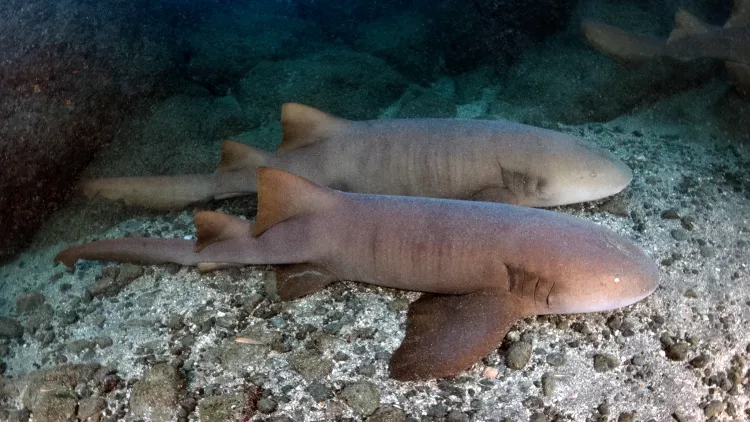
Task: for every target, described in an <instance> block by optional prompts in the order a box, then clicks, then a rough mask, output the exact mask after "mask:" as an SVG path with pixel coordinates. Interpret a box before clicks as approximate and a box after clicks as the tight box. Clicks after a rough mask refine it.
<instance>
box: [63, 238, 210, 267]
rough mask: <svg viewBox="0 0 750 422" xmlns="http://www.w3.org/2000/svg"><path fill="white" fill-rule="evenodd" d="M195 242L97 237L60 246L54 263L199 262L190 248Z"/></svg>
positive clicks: (184, 263) (186, 263)
mask: <svg viewBox="0 0 750 422" xmlns="http://www.w3.org/2000/svg"><path fill="white" fill-rule="evenodd" d="M194 247H195V242H193V241H192V240H185V239H155V238H145V237H126V238H123V239H105V240H97V241H95V242H91V243H85V244H83V245H78V246H74V247H72V248H68V249H64V250H62V251H60V253H58V254H57V256H55V262H61V263H63V264H65V265H66V266H68V267H73V266H74V265H75V263H76V261H78V260H79V259H88V260H101V261H116V262H130V263H133V264H143V265H152V264H165V263H175V264H182V265H196V264H198V263H199V262H201V260H200V258H199V256H198V254H197V253H195V251H194V250H193V249H194Z"/></svg>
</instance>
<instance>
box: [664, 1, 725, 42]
mask: <svg viewBox="0 0 750 422" xmlns="http://www.w3.org/2000/svg"><path fill="white" fill-rule="evenodd" d="M716 29H717V28H714V27H712V26H711V25H709V24H707V23H705V22H703V21H701V20H700V19H698V18H697V17H696V16H695V15H693V14H691V13H689V12H687V11H685V10H683V9H679V10H677V13H675V15H674V29H673V30H672V32H671V33H670V34H669V39H668V40H667V42H669V41H675V40H678V39H680V38H683V37H687V36H690V35H697V34H707V33H710V32H714V31H715V30H716Z"/></svg>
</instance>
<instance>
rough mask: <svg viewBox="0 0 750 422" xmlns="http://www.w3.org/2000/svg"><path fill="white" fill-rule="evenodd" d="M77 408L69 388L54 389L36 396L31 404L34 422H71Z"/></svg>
mask: <svg viewBox="0 0 750 422" xmlns="http://www.w3.org/2000/svg"><path fill="white" fill-rule="evenodd" d="M77 406H78V397H77V396H76V393H75V392H74V391H73V390H71V389H69V388H55V389H53V390H50V391H46V392H43V393H41V394H40V395H37V396H36V397H35V400H34V402H33V403H32V404H31V406H30V408H31V413H32V414H33V415H34V420H35V421H36V422H58V421H69V420H73V419H74V418H75V415H76V408H77Z"/></svg>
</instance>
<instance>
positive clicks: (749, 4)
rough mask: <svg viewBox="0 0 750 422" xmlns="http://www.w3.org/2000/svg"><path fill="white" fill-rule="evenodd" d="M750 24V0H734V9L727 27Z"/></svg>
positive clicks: (726, 24) (725, 25)
mask: <svg viewBox="0 0 750 422" xmlns="http://www.w3.org/2000/svg"><path fill="white" fill-rule="evenodd" d="M748 25H750V0H734V9H732V14H731V15H729V20H727V22H726V23H725V24H724V27H725V28H730V27H738V26H748Z"/></svg>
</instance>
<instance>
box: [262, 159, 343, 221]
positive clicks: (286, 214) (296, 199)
mask: <svg viewBox="0 0 750 422" xmlns="http://www.w3.org/2000/svg"><path fill="white" fill-rule="evenodd" d="M256 174H257V180H258V216H257V217H256V220H255V224H254V225H253V236H260V235H261V234H262V233H263V232H264V231H266V230H268V229H269V228H271V227H273V226H274V225H276V224H278V223H280V222H282V221H284V220H288V219H290V218H292V217H296V216H299V215H302V214H305V213H308V212H313V211H318V210H321V209H325V208H326V207H328V206H331V205H333V204H334V203H335V201H336V198H337V195H336V193H335V191H333V190H331V189H328V188H325V187H322V186H318V185H316V184H315V183H313V182H311V181H309V180H307V179H303V178H301V177H299V176H296V175H294V174H292V173H288V172H285V171H283V170H278V169H275V168H271V167H258V170H257V171H256Z"/></svg>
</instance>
